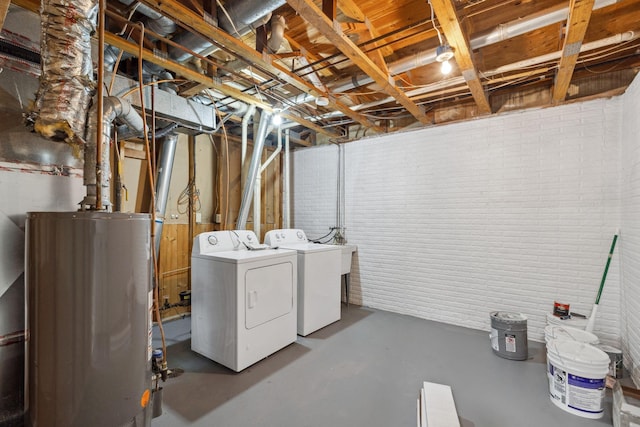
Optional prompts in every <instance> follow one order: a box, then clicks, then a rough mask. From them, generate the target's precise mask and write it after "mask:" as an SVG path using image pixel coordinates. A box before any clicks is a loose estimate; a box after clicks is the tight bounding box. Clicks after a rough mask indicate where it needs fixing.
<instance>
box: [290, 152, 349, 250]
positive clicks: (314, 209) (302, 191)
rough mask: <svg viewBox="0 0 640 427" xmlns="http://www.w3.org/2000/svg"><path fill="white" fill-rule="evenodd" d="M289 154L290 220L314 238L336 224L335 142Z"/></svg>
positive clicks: (336, 164)
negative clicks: (290, 178)
mask: <svg viewBox="0 0 640 427" xmlns="http://www.w3.org/2000/svg"><path fill="white" fill-rule="evenodd" d="M291 158H292V161H291V165H292V173H291V176H292V183H293V184H292V185H291V207H292V215H291V224H292V226H293V227H295V228H302V229H304V231H305V233H306V234H307V236H308V237H309V238H310V239H317V238H319V237H322V236H324V235H326V234H327V233H329V231H330V227H333V226H336V225H337V209H338V204H337V194H338V146H337V145H323V146H321V147H317V148H308V149H302V150H296V151H294V152H293V153H292V157H291Z"/></svg>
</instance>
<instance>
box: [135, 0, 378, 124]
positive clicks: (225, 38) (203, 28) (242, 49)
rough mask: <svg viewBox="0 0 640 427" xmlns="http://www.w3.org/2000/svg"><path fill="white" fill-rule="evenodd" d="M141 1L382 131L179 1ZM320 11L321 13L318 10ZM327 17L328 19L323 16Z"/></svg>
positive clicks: (362, 116)
mask: <svg viewBox="0 0 640 427" xmlns="http://www.w3.org/2000/svg"><path fill="white" fill-rule="evenodd" d="M141 3H143V4H145V5H147V6H149V7H151V8H153V9H155V10H157V11H159V12H160V13H162V14H164V15H165V16H169V17H171V19H173V20H174V21H175V22H177V23H179V24H181V25H183V26H184V27H185V28H189V29H191V30H192V31H194V32H195V33H197V34H199V35H200V36H202V37H204V38H205V39H206V40H209V41H210V42H212V43H216V44H219V45H222V46H224V47H225V49H228V50H229V51H231V52H232V53H233V54H234V55H236V56H238V57H239V58H243V59H244V60H245V61H247V62H248V63H250V64H253V65H255V66H256V67H258V68H260V69H262V70H264V71H266V72H267V73H269V74H271V75H273V76H275V77H276V78H277V79H279V80H280V81H283V82H285V83H287V84H290V85H292V86H294V87H296V88H297V89H299V90H301V91H303V92H305V93H308V94H310V95H312V96H314V97H316V98H317V97H325V98H327V99H329V106H330V107H331V108H333V109H336V110H338V111H340V112H342V113H343V114H344V115H346V116H348V117H350V118H351V119H353V120H355V121H356V122H358V123H360V124H361V125H363V126H365V127H367V128H372V129H374V130H376V131H378V132H382V131H383V129H382V128H380V127H379V126H376V125H375V124H374V123H373V122H371V121H370V120H369V119H368V118H367V117H366V116H364V115H362V114H360V113H358V112H356V111H353V110H352V109H350V108H349V107H348V106H347V105H345V104H343V103H341V102H340V101H338V100H336V99H335V98H334V97H332V96H331V95H329V94H327V93H324V92H322V91H320V90H319V89H318V88H316V87H315V86H313V85H312V84H310V83H308V82H307V81H306V80H304V79H302V78H301V77H299V76H297V75H296V74H293V73H291V72H289V71H288V70H287V69H286V68H284V67H283V66H282V65H280V64H278V63H276V62H273V61H271V58H270V57H269V56H263V55H262V54H260V53H258V52H256V51H255V49H253V48H251V47H250V46H248V45H246V44H244V43H243V42H242V41H240V40H238V39H236V38H235V37H232V36H231V35H229V34H227V33H225V32H224V31H222V30H220V29H218V28H217V27H215V26H213V25H212V24H210V23H208V22H207V21H206V20H205V19H203V17H201V16H200V15H198V14H197V13H195V12H194V11H192V10H191V9H189V8H187V7H186V6H184V5H182V4H180V3H178V2H177V1H175V0H167V1H164V0H141ZM320 13H322V12H320ZM325 19H327V18H325Z"/></svg>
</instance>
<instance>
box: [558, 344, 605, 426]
mask: <svg viewBox="0 0 640 427" xmlns="http://www.w3.org/2000/svg"><path fill="white" fill-rule="evenodd" d="M608 372H609V356H608V355H607V353H605V352H604V351H602V350H600V349H598V348H596V347H594V346H592V345H590V344H585V343H582V342H578V341H570V340H562V339H557V340H551V341H550V342H549V343H548V344H547V378H548V379H549V398H550V399H551V402H553V404H554V405H556V406H557V407H559V408H560V409H563V410H565V411H567V412H569V413H572V414H575V415H578V416H581V417H584V418H601V417H602V415H603V413H604V408H603V401H604V394H605V378H606V376H607V373H608Z"/></svg>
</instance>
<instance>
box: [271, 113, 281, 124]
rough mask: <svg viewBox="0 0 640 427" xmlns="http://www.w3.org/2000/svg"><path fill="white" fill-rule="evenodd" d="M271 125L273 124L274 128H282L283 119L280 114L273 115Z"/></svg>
mask: <svg viewBox="0 0 640 427" xmlns="http://www.w3.org/2000/svg"><path fill="white" fill-rule="evenodd" d="M271 123H273V125H274V126H280V125H281V124H282V117H281V116H280V114H279V113H276V114H274V115H273V117H272V118H271Z"/></svg>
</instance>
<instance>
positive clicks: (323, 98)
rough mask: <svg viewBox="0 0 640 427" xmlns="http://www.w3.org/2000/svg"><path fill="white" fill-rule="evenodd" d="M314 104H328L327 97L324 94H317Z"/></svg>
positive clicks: (322, 105) (320, 105) (323, 105)
mask: <svg viewBox="0 0 640 427" xmlns="http://www.w3.org/2000/svg"><path fill="white" fill-rule="evenodd" d="M316 105H317V106H318V107H326V106H327V105H329V98H327V97H326V96H319V97H317V98H316Z"/></svg>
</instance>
